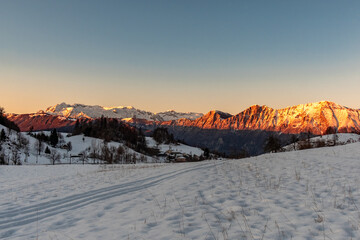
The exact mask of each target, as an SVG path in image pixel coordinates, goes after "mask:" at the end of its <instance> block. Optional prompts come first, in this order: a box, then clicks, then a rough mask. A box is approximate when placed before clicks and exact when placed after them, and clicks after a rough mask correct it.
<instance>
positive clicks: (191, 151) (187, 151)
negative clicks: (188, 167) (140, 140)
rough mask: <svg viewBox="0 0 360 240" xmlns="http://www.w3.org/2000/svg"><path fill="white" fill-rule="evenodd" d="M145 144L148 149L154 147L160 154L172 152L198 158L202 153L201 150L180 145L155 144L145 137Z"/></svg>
mask: <svg viewBox="0 0 360 240" xmlns="http://www.w3.org/2000/svg"><path fill="white" fill-rule="evenodd" d="M146 144H147V145H148V146H149V147H156V148H158V149H159V150H160V153H165V152H166V151H168V150H172V151H174V152H181V153H185V154H189V155H197V156H200V155H202V154H203V153H204V151H203V150H201V149H200V148H197V147H191V146H188V145H184V144H182V143H179V144H157V143H156V141H155V140H154V139H153V138H151V137H146Z"/></svg>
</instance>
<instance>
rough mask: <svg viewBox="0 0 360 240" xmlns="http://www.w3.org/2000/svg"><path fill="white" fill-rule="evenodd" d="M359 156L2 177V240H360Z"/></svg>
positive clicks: (299, 154)
mask: <svg viewBox="0 0 360 240" xmlns="http://www.w3.org/2000/svg"><path fill="white" fill-rule="evenodd" d="M359 155H360V143H353V144H348V145H345V146H337V147H331V148H321V149H312V150H304V151H295V152H286V153H277V154H265V155H262V156H258V157H253V158H246V159H240V160H226V161H205V162H198V163H184V164H147V165H106V166H98V165H85V166H82V165H71V166H70V165H58V166H19V167H14V166H7V167H2V168H1V169H0V171H1V174H0V187H1V191H2V194H1V195H0V206H1V207H0V238H1V239H5V240H9V239H11V240H20V239H87V240H92V239H107V240H111V239H114V240H115V239H244V240H246V239H249V240H252V239H360V230H359V223H360V218H359V209H358V207H359V206H360V200H359V199H360V187H359V184H358V183H359V172H360V165H359ZM19 176H21V177H19Z"/></svg>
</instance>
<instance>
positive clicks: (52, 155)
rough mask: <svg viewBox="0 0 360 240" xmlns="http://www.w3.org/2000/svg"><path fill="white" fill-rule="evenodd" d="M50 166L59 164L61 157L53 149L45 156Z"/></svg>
mask: <svg viewBox="0 0 360 240" xmlns="http://www.w3.org/2000/svg"><path fill="white" fill-rule="evenodd" d="M47 157H48V158H49V160H50V163H51V164H52V165H55V163H56V162H60V158H61V155H60V153H58V152H57V151H56V150H55V149H54V150H52V151H51V153H50V154H48V156H47Z"/></svg>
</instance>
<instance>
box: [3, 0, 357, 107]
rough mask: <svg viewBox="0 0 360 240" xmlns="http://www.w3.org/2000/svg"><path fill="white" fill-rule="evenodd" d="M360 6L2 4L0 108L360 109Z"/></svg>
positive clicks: (167, 1)
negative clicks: (327, 104)
mask: <svg viewBox="0 0 360 240" xmlns="http://www.w3.org/2000/svg"><path fill="white" fill-rule="evenodd" d="M359 65H360V1H330V0H326V1H320V0H319V1H313V0H312V1H306V0H304V1H292V0H283V1H250V0H249V1H193V0H192V1H180V0H178V1H171V0H164V1H149V0H146V1H138V0H132V1H120V0H119V1H77V0H71V1H65V0H62V1H50V0H42V1H37V0H31V1H28V0H23V1H18V0H9V1H7V0H2V1H0V84H1V85H0V86H1V94H0V106H3V107H5V110H6V111H7V112H17V113H24V112H34V111H37V110H39V109H43V108H46V107H47V106H49V105H54V104H56V103H60V102H63V101H65V102H68V103H84V104H99V105H104V106H117V105H125V106H126V105H133V106H134V107H137V108H141V109H145V110H150V111H154V112H159V111H163V110H167V109H175V110H178V111H198V112H207V111H209V110H211V109H220V110H223V111H228V112H230V113H233V114H235V113H238V112H240V111H242V110H244V109H245V108H246V107H248V106H250V105H253V104H260V105H268V106H270V107H274V108H282V107H286V106H290V105H295V104H301V103H308V102H315V101H320V100H330V101H335V102H337V103H339V104H341V105H345V106H349V107H354V108H360V91H359V89H360V66H359Z"/></svg>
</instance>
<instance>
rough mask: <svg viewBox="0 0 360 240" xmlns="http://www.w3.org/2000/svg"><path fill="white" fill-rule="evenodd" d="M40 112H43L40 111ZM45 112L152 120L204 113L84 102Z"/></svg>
mask: <svg viewBox="0 0 360 240" xmlns="http://www.w3.org/2000/svg"><path fill="white" fill-rule="evenodd" d="M39 113H42V111H41V112H39ZM44 113H47V114H50V115H56V116H63V117H66V118H74V119H78V118H99V117H101V116H104V117H108V118H121V119H129V118H138V119H145V120H150V121H170V120H177V119H180V118H187V119H196V118H198V117H201V116H202V115H203V114H202V113H192V112H189V113H182V112H176V111H174V110H170V111H166V112H160V113H152V112H147V111H143V110H139V109H136V108H134V107H122V106H119V107H102V106H98V105H95V106H89V105H83V104H74V105H70V104H66V103H61V104H57V105H55V106H52V107H49V108H47V109H46V110H45V111H44Z"/></svg>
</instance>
